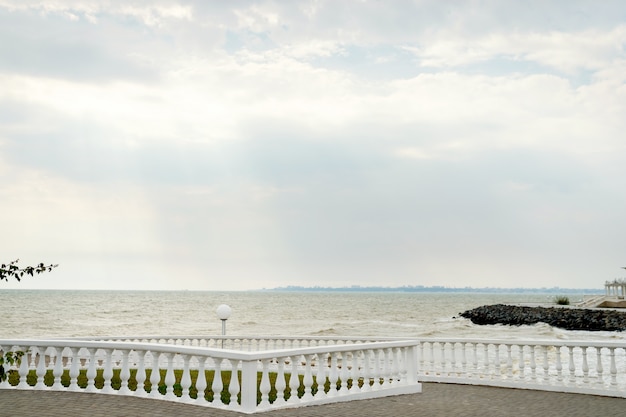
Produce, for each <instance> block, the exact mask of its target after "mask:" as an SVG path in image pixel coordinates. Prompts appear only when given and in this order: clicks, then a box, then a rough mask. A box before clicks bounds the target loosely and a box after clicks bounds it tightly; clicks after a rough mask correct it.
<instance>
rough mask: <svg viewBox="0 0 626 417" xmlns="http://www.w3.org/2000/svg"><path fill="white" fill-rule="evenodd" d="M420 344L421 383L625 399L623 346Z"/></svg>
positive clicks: (625, 346)
mask: <svg viewBox="0 0 626 417" xmlns="http://www.w3.org/2000/svg"><path fill="white" fill-rule="evenodd" d="M420 342H421V345H420V348H419V366H418V368H419V375H418V376H419V379H420V380H421V381H423V382H427V381H433V382H450V383H457V384H474V385H490V386H500V387H512V388H528V389H539V390H547V391H561V392H574V393H587V394H596V395H608V396H614V397H623V398H626V343H623V342H582V341H561V340H558V341H556V340H555V341H540V340H481V339H421V340H420ZM468 356H469V357H468ZM590 358H593V360H591V359H590ZM564 363H565V365H564ZM606 369H609V372H608V373H607V372H606V371H605V370H606Z"/></svg>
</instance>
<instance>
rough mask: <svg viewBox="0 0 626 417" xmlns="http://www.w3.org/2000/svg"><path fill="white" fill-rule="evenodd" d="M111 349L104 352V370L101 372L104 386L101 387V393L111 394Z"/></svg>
mask: <svg viewBox="0 0 626 417" xmlns="http://www.w3.org/2000/svg"><path fill="white" fill-rule="evenodd" d="M112 355H113V349H106V350H105V361H104V369H103V371H102V377H103V378H104V384H103V386H102V392H103V393H107V394H109V393H112V392H113V388H112V387H111V378H113V363H112V360H111V359H112V358H111V357H112Z"/></svg>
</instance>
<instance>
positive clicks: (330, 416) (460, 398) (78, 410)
mask: <svg viewBox="0 0 626 417" xmlns="http://www.w3.org/2000/svg"><path fill="white" fill-rule="evenodd" d="M423 388H424V389H423V391H424V392H423V393H421V394H413V395H400V396H396V397H387V398H378V399H373V400H361V401H352V402H347V403H340V404H329V405H320V406H310V407H304V408H298V409H290V410H278V411H270V412H267V413H262V414H257V415H262V416H264V417H292V416H298V417H339V416H359V417H370V416H371V417H385V416H393V417H402V416H424V417H437V416H442V417H444V416H445V417H458V416H463V417H473V416H477V417H478V416H480V417H489V416H494V417H508V416H511V417H513V416H515V417H521V416H524V417H534V416H537V417H578V416H580V417H592V416H598V417H613V416H615V417H617V416H620V417H621V416H624V415H626V399H621V398H609V397H598V396H592V395H579V394H563V393H554V392H543V391H530V390H518V389H507V388H489V387H477V386H468V385H452V384H434V383H425V384H424V386H423ZM245 415H246V414H240V413H235V412H232V411H222V410H215V409H212V408H206V407H200V406H194V405H185V404H176V403H171V402H167V401H158V400H149V399H142V398H133V397H122V396H115V395H102V394H86V393H69V392H68V393H64V392H49V391H48V392H46V391H17V390H0V417H66V416H78V417H80V416H87V417H207V416H211V417H240V416H245Z"/></svg>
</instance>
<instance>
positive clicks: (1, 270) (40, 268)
mask: <svg viewBox="0 0 626 417" xmlns="http://www.w3.org/2000/svg"><path fill="white" fill-rule="evenodd" d="M19 261H20V260H19V259H16V260H14V261H11V262H9V263H8V264H2V265H0V281H8V280H9V278H15V279H16V280H18V281H20V280H21V279H22V277H23V276H24V274H26V275H30V276H31V277H32V276H33V275H34V274H41V273H42V272H46V271H48V272H50V271H52V269H53V268H56V267H57V266H59V265H44V263H43V262H42V263H40V264H38V265H37V266H25V267H23V268H22V267H19V266H17V263H18V262H19Z"/></svg>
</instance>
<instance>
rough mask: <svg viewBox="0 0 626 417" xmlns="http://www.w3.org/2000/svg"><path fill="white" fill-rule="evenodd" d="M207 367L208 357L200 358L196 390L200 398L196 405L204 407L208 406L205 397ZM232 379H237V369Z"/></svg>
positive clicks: (197, 399)
mask: <svg viewBox="0 0 626 417" xmlns="http://www.w3.org/2000/svg"><path fill="white" fill-rule="evenodd" d="M205 366H206V357H204V356H200V357H199V358H198V378H196V389H197V390H198V396H197V397H196V404H202V405H204V404H206V399H205V397H204V396H205V390H206V388H207V386H208V385H207V382H206V371H205ZM232 378H234V379H237V368H235V369H234V370H233V375H232V376H231V379H232ZM231 383H232V382H231ZM231 399H232V397H231ZM235 401H237V396H235Z"/></svg>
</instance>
